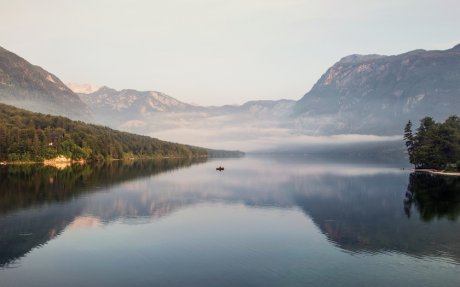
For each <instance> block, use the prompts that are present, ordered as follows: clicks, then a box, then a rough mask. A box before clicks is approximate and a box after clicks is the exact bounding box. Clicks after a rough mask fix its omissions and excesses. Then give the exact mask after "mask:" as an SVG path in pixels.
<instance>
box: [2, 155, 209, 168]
mask: <svg viewBox="0 0 460 287" xmlns="http://www.w3.org/2000/svg"><path fill="white" fill-rule="evenodd" d="M185 158H190V159H194V158H211V157H209V156H193V157H171V156H164V157H154V158H152V157H145V158H141V157H134V158H110V159H104V160H103V161H100V162H104V161H133V160H164V159H185ZM89 162H98V161H97V160H96V161H86V160H70V159H69V160H67V159H66V160H56V159H46V160H43V161H0V166H8V165H33V164H44V165H53V164H86V163H89Z"/></svg>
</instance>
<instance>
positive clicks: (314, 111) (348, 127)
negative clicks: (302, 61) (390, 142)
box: [294, 45, 460, 135]
mask: <svg viewBox="0 0 460 287" xmlns="http://www.w3.org/2000/svg"><path fill="white" fill-rule="evenodd" d="M459 109H460V45H457V46H455V47H454V48H452V49H449V50H445V51H425V50H415V51H411V52H408V53H404V54H401V55H395V56H381V55H351V56H347V57H345V58H342V59H341V60H340V61H339V62H337V63H335V64H334V65H333V66H332V67H331V68H329V69H328V70H327V71H326V73H325V74H324V75H322V77H321V78H320V79H319V80H318V82H317V83H316V84H315V85H314V86H313V88H312V89H311V90H310V91H309V92H308V93H307V94H306V95H305V96H304V97H303V98H302V99H300V100H299V101H298V102H297V104H296V106H295V108H294V115H295V116H296V118H297V120H296V125H297V128H298V129H300V130H303V131H304V132H305V133H314V134H336V133H371V134H381V135H390V134H401V133H402V130H403V127H404V124H405V123H406V122H407V120H409V119H411V120H412V121H417V120H419V119H421V118H422V117H424V116H432V117H433V118H435V119H436V120H444V119H445V118H447V117H448V116H450V115H453V114H456V113H458V111H459Z"/></svg>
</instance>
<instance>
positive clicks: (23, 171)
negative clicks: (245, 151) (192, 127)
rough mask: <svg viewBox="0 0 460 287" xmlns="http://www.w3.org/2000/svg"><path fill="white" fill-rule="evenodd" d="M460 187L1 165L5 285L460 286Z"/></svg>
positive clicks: (170, 166)
mask: <svg viewBox="0 0 460 287" xmlns="http://www.w3.org/2000/svg"><path fill="white" fill-rule="evenodd" d="M219 165H223V166H224V167H225V170H224V171H222V172H218V171H216V169H215V168H216V167H217V166H219ZM405 167H406V169H403V168H405ZM459 181H460V180H459V179H458V178H453V177H450V178H447V177H434V176H429V175H426V174H419V175H415V174H411V173H410V172H409V171H408V170H407V165H398V164H377V163H346V162H324V161H320V160H313V159H309V158H304V157H287V158H281V157H279V158H268V157H267V158H265V157H246V158H239V159H212V160H208V161H206V160H198V161H191V160H169V161H168V160H163V161H135V162H126V163H123V162H112V163H110V164H101V165H73V166H71V167H67V168H62V169H57V168H54V167H43V166H40V165H36V166H9V167H0V286H2V287H7V286H46V287H48V286H443V287H446V286H459V285H460V276H459V275H458V274H459V272H460V223H459V221H458V218H459V214H460V182H459Z"/></svg>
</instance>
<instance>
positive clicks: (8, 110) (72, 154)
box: [0, 104, 242, 161]
mask: <svg viewBox="0 0 460 287" xmlns="http://www.w3.org/2000/svg"><path fill="white" fill-rule="evenodd" d="M58 155H63V156H66V157H68V158H71V159H73V160H105V159H123V158H166V157H174V158H178V157H188V158H190V157H207V156H216V155H224V156H229V155H234V156H237V155H242V153H240V152H225V151H215V150H209V149H205V148H199V147H193V146H188V145H183V144H176V143H170V142H165V141H161V140H158V139H154V138H151V137H147V136H140V135H135V134H131V133H127V132H120V131H116V130H113V129H110V128H107V127H103V126H97V125H91V124H85V123H83V122H80V121H72V120H70V119H67V118H64V117H60V116H50V115H43V114H39V113H33V112H29V111H25V110H22V109H18V108H15V107H12V106H8V105H4V104H0V161H42V160H45V159H50V158H54V157H56V156H58Z"/></svg>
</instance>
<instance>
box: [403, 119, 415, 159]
mask: <svg viewBox="0 0 460 287" xmlns="http://www.w3.org/2000/svg"><path fill="white" fill-rule="evenodd" d="M404 140H405V141H406V147H407V153H408V154H409V161H410V163H414V161H415V160H414V153H413V150H414V135H413V134H412V122H411V121H410V120H409V121H408V122H407V124H406V127H405V128H404Z"/></svg>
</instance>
